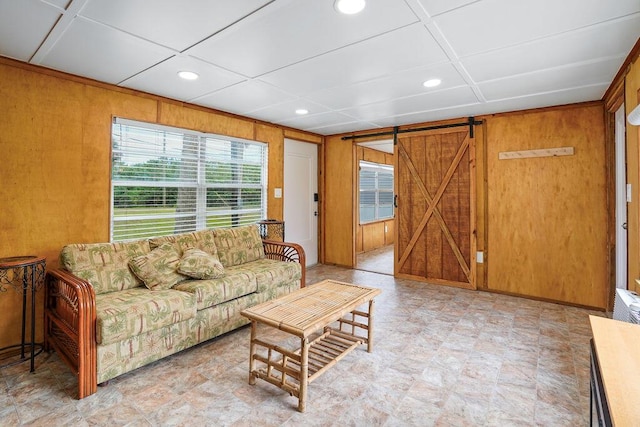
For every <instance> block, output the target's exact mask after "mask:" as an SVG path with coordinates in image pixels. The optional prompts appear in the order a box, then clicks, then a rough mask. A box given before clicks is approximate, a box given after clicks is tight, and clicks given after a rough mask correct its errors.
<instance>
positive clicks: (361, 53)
mask: <svg viewBox="0 0 640 427" xmlns="http://www.w3.org/2000/svg"><path fill="white" fill-rule="evenodd" d="M446 61H448V58H447V56H446V55H445V54H444V52H443V51H442V49H441V48H440V46H439V45H438V44H437V43H436V42H435V40H434V39H433V37H432V36H431V34H430V33H429V32H428V31H427V29H426V28H425V27H424V26H423V25H422V24H414V25H410V26H408V27H405V28H402V29H400V30H396V31H393V32H391V33H387V34H384V35H382V36H378V37H374V38H371V39H368V40H365V41H363V42H360V43H357V44H354V45H350V46H347V47H345V48H343V49H339V50H336V51H333V52H331V53H328V54H325V55H322V56H319V57H316V58H312V59H309V60H307V61H304V62H300V63H298V64H295V65H292V66H290V67H287V68H284V69H281V70H278V71H274V72H273V73H269V74H266V75H264V76H261V77H260V79H261V80H263V81H265V82H267V83H270V84H272V85H274V86H277V87H279V88H281V89H282V90H285V91H287V92H293V93H299V94H301V95H304V94H307V93H311V92H315V91H318V90H320V89H327V88H332V87H337V86H347V85H350V84H354V83H358V82H363V81H367V80H372V79H376V78H381V77H384V76H388V75H390V74H392V73H397V72H400V71H403V70H408V69H411V68H416V67H425V66H430V65H435V64H438V63H443V62H446Z"/></svg>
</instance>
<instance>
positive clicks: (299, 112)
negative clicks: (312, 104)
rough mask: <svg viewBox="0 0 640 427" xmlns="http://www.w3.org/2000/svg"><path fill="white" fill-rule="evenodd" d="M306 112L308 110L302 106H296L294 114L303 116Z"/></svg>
mask: <svg viewBox="0 0 640 427" xmlns="http://www.w3.org/2000/svg"><path fill="white" fill-rule="evenodd" d="M308 113H309V110H305V109H304V108H298V109H297V110H296V114H299V115H301V116H304V115H305V114H308Z"/></svg>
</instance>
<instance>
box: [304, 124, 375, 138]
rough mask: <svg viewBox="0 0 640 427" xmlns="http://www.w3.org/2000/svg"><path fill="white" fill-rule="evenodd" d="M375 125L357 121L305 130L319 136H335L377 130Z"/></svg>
mask: <svg viewBox="0 0 640 427" xmlns="http://www.w3.org/2000/svg"><path fill="white" fill-rule="evenodd" d="M378 127H379V126H378V125H376V124H375V123H369V122H363V121H357V122H349V123H341V124H331V125H328V126H321V127H316V128H310V129H307V130H308V131H309V132H314V133H318V134H320V135H335V134H340V133H349V132H357V131H359V130H371V129H375V128H378Z"/></svg>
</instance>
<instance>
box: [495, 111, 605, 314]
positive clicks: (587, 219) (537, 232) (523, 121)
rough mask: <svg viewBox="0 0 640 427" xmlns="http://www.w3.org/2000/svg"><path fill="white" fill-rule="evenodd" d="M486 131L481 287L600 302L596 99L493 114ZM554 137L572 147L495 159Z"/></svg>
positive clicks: (601, 197) (554, 142) (600, 134)
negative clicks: (568, 152)
mask: <svg viewBox="0 0 640 427" xmlns="http://www.w3.org/2000/svg"><path fill="white" fill-rule="evenodd" d="M487 132H488V140H489V141H490V143H489V144H488V146H487V168H486V170H487V175H488V192H487V197H488V211H487V219H488V235H487V237H488V244H489V251H490V253H489V256H490V263H489V264H488V282H487V286H488V288H489V289H492V290H497V291H502V292H507V293H513V294H520V295H527V296H532V297H536V298H542V299H548V300H555V301H562V302H568V303H572V304H578V305H583V306H589V307H597V308H604V307H606V305H607V293H608V292H607V291H608V284H607V248H606V242H607V239H606V232H607V230H606V222H607V220H606V217H607V211H606V185H605V184H606V183H605V165H604V158H605V153H604V123H603V105H602V104H598V105H589V106H585V107H580V106H573V107H567V108H562V109H559V108H558V109H551V110H542V111H535V112H526V113H522V114H509V115H504V116H495V117H491V118H487ZM559 142H561V143H562V144H559ZM559 145H571V146H574V147H576V155H574V156H568V157H547V158H534V159H522V160H498V153H499V152H500V151H511V150H527V149H537V148H547V147H554V146H559Z"/></svg>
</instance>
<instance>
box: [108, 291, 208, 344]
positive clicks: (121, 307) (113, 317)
mask: <svg viewBox="0 0 640 427" xmlns="http://www.w3.org/2000/svg"><path fill="white" fill-rule="evenodd" d="M195 315H196V301H195V297H194V295H192V294H189V293H187V292H180V291H176V290H173V289H168V290H158V291H150V290H149V289H147V288H145V287H139V288H135V289H127V290H124V291H121V292H111V293H107V294H101V295H96V340H97V342H98V344H109V343H113V342H116V341H121V340H123V339H126V338H129V337H133V336H136V335H139V334H142V333H145V332H149V331H153V330H155V329H158V328H161V327H163V326H166V325H171V324H174V323H177V322H180V321H182V320H187V319H190V318H192V317H194V316H195Z"/></svg>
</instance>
